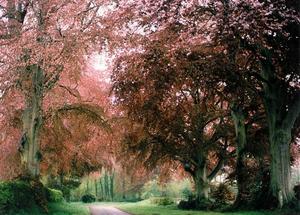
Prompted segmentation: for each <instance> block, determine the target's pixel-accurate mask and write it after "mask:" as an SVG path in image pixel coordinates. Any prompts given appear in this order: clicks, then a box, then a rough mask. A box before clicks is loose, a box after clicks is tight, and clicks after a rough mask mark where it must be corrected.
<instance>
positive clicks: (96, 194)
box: [94, 179, 98, 197]
mask: <svg viewBox="0 0 300 215" xmlns="http://www.w3.org/2000/svg"><path fill="white" fill-rule="evenodd" d="M94 183H95V196H96V197H98V186H97V179H95V181H94Z"/></svg>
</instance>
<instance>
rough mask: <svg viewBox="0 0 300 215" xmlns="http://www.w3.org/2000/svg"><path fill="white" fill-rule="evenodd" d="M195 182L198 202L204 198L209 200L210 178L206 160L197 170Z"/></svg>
mask: <svg viewBox="0 0 300 215" xmlns="http://www.w3.org/2000/svg"><path fill="white" fill-rule="evenodd" d="M194 182H195V191H196V200H197V202H201V200H203V199H205V200H207V199H208V192H209V180H208V178H207V173H206V164H205V162H203V163H202V164H201V166H200V167H198V168H197V170H196V171H195V176H194Z"/></svg>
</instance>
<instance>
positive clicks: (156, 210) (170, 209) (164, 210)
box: [93, 200, 276, 215]
mask: <svg viewBox="0 0 300 215" xmlns="http://www.w3.org/2000/svg"><path fill="white" fill-rule="evenodd" d="M93 205H101V206H114V207H117V208H119V209H120V210H122V211H125V212H127V213H130V214H132V215H276V214H274V212H270V211H266V212H264V211H239V212H228V213H221V212H207V211H191V210H179V209H178V208H177V207H176V206H175V205H174V206H157V205H154V204H151V203H150V202H149V201H148V200H145V201H142V202H137V203H95V204H93Z"/></svg>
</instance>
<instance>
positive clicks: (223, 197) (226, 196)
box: [211, 184, 235, 204]
mask: <svg viewBox="0 0 300 215" xmlns="http://www.w3.org/2000/svg"><path fill="white" fill-rule="evenodd" d="M211 196H212V197H213V198H214V199H215V201H216V203H220V204H224V203H227V202H230V201H233V200H234V197H235V196H234V193H233V192H232V191H231V190H230V188H229V186H228V185H226V184H220V185H219V186H218V187H216V188H215V189H214V190H213V191H212V194H211Z"/></svg>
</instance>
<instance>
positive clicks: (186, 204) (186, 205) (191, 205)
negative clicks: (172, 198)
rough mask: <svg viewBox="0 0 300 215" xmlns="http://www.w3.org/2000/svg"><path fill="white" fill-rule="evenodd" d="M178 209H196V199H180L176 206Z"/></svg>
mask: <svg viewBox="0 0 300 215" xmlns="http://www.w3.org/2000/svg"><path fill="white" fill-rule="evenodd" d="M177 207H178V208H179V209H182V210H191V209H196V200H192V199H189V200H187V201H186V200H182V201H180V202H179V204H178V206H177Z"/></svg>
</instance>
